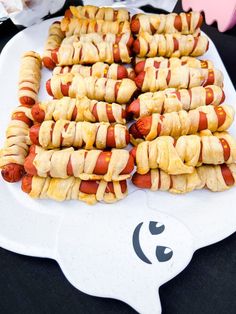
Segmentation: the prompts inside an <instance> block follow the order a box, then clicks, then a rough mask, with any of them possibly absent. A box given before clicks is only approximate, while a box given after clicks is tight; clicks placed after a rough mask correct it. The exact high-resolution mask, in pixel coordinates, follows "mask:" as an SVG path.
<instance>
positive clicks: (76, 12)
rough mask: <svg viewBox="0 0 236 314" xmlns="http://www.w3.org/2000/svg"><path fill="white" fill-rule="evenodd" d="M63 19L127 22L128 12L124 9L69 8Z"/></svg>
mask: <svg viewBox="0 0 236 314" xmlns="http://www.w3.org/2000/svg"><path fill="white" fill-rule="evenodd" d="M65 17H66V18H68V19H70V18H72V17H77V18H88V19H98V20H105V21H129V19H130V17H129V11H127V10H126V9H123V8H120V9H113V8H109V7H96V6H94V5H85V6H77V7H75V6H70V8H69V9H68V10H66V12H65Z"/></svg>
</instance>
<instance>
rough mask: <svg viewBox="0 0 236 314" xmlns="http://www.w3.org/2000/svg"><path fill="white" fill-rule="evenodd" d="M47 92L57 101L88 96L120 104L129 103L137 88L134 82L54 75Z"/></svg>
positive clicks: (70, 74)
mask: <svg viewBox="0 0 236 314" xmlns="http://www.w3.org/2000/svg"><path fill="white" fill-rule="evenodd" d="M46 88H47V92H48V94H49V95H51V96H53V97H54V98H56V99H60V98H62V97H63V96H69V97H71V98H76V97H83V96H87V97H88V98H90V99H96V100H100V101H106V102H109V103H112V102H117V103H119V104H125V103H128V102H129V101H130V100H131V99H132V97H133V94H134V93H135V91H136V90H137V87H136V85H135V83H134V81H133V80H130V79H123V80H112V79H108V78H95V77H92V76H91V77H85V78H83V77H82V76H81V75H80V74H75V75H74V74H72V73H68V74H61V75H59V74H58V75H53V76H52V78H51V79H50V80H48V81H47V83H46Z"/></svg>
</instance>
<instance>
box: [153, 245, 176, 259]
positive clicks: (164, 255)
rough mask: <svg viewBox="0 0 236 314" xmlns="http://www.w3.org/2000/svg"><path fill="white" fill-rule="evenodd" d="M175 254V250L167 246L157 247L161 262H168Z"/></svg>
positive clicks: (157, 254)
mask: <svg viewBox="0 0 236 314" xmlns="http://www.w3.org/2000/svg"><path fill="white" fill-rule="evenodd" d="M172 256H173V251H172V250H171V249H170V248H169V247H166V246H157V248H156V257H157V259H158V261H159V262H167V261H169V260H170V259H171V258H172Z"/></svg>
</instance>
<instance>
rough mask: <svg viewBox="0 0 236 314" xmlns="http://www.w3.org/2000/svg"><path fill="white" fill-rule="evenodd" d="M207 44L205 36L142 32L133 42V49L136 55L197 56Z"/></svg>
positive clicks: (202, 52)
mask: <svg viewBox="0 0 236 314" xmlns="http://www.w3.org/2000/svg"><path fill="white" fill-rule="evenodd" d="M208 46H209V41H208V39H207V37H206V36H203V35H200V36H197V37H195V36H193V35H181V34H165V35H159V34H156V35H150V34H148V33H147V32H143V33H141V34H139V35H138V37H137V39H135V41H134V44H133V51H134V52H135V54H136V55H137V56H138V57H141V58H142V57H159V56H162V57H168V58H169V57H177V58H179V57H181V56H192V57H199V56H201V55H203V54H204V53H205V52H206V51H207V50H208Z"/></svg>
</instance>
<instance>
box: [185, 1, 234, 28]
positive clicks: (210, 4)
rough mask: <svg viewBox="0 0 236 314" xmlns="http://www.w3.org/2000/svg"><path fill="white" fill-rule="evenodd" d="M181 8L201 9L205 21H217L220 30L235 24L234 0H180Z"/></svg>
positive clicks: (186, 9)
mask: <svg viewBox="0 0 236 314" xmlns="http://www.w3.org/2000/svg"><path fill="white" fill-rule="evenodd" d="M182 4H183V9H184V10H185V11H188V10H189V9H192V10H194V11H203V12H204V13H205V20H206V23H207V24H208V25H209V24H212V23H213V22H215V21H216V22H217V24H218V29H219V31H220V32H225V31H226V30H228V29H230V28H232V27H233V26H234V25H235V24H236V0H223V1H222V0H219V1H216V0H207V1H206V0H182Z"/></svg>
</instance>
